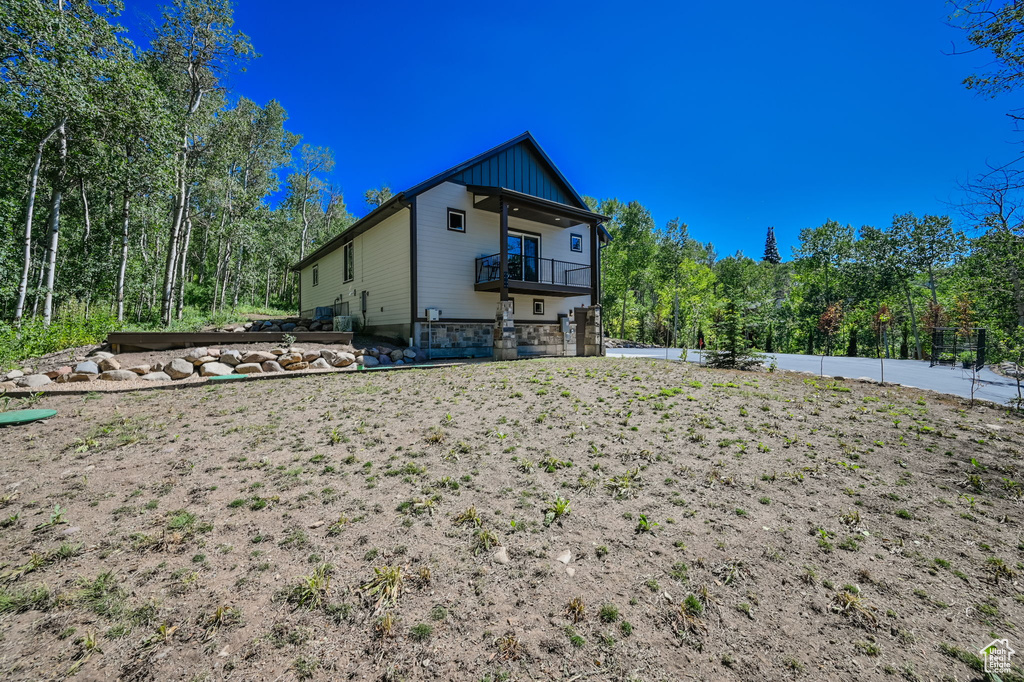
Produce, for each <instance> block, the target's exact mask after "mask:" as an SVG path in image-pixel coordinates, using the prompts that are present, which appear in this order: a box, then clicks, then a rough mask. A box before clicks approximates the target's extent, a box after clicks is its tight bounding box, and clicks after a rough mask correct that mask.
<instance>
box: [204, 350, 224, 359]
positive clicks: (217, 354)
mask: <svg viewBox="0 0 1024 682" xmlns="http://www.w3.org/2000/svg"><path fill="white" fill-rule="evenodd" d="M206 354H207V355H209V356H210V357H214V358H219V357H220V355H221V353H220V348H207V349H206Z"/></svg>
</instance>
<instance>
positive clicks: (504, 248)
mask: <svg viewBox="0 0 1024 682" xmlns="http://www.w3.org/2000/svg"><path fill="white" fill-rule="evenodd" d="M500 246H501V251H500V252H499V253H501V300H502V301H507V300H509V295H508V202H506V201H505V200H504V199H502V200H501V245H500Z"/></svg>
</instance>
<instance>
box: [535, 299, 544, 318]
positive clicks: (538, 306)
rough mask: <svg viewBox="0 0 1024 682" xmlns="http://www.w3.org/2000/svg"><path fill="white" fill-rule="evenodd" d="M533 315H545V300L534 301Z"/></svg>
mask: <svg viewBox="0 0 1024 682" xmlns="http://www.w3.org/2000/svg"><path fill="white" fill-rule="evenodd" d="M533 314H534V315H543V314H544V299H543V298H535V299H533Z"/></svg>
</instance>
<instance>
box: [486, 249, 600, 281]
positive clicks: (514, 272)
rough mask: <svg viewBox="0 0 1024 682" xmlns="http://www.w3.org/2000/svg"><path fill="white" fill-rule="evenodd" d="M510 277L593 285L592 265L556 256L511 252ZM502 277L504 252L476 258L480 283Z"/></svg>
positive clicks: (509, 257) (509, 260)
mask: <svg viewBox="0 0 1024 682" xmlns="http://www.w3.org/2000/svg"><path fill="white" fill-rule="evenodd" d="M508 278H509V280H513V281H517V282H537V283H539V284H561V285H564V286H570V287H582V288H589V287H590V266H589V265H583V264H582V263H569V262H567V261H564V260H555V259H553V258H538V257H536V256H523V255H520V254H511V253H510V254H509V255H508ZM500 279H501V254H500V253H495V254H492V255H490V256H483V257H481V258H477V259H476V283H477V284H483V283H484V282H495V281H499V280H500Z"/></svg>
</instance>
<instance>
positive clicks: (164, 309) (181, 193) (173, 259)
mask: <svg viewBox="0 0 1024 682" xmlns="http://www.w3.org/2000/svg"><path fill="white" fill-rule="evenodd" d="M182 146H183V149H182V151H181V166H180V167H179V168H178V169H177V173H178V177H177V181H176V188H175V190H176V191H175V196H174V210H173V213H172V214H171V231H170V236H169V239H168V241H167V259H166V261H165V263H164V286H163V298H162V300H161V303H160V321H161V322H162V323H163V324H165V325H167V324H170V323H171V315H172V313H173V312H174V280H175V275H176V274H177V265H178V240H179V238H180V236H181V224H182V220H183V218H184V214H185V205H186V204H187V202H188V196H187V194H188V178H187V177H186V176H187V175H188V138H187V137H186V138H185V140H184V141H183V143H182Z"/></svg>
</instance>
